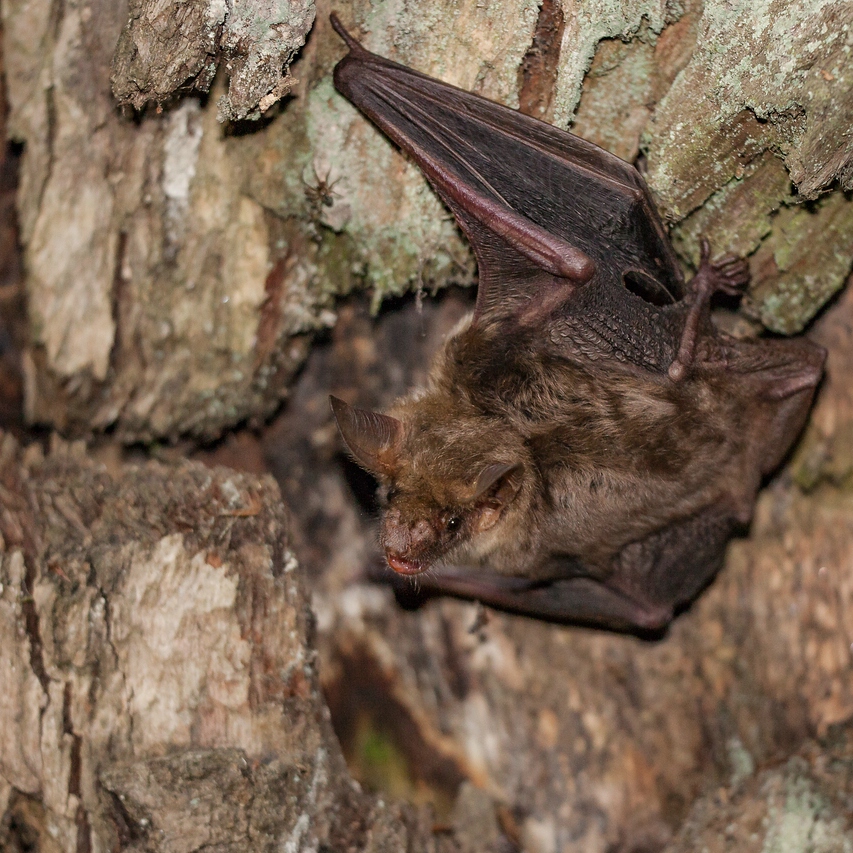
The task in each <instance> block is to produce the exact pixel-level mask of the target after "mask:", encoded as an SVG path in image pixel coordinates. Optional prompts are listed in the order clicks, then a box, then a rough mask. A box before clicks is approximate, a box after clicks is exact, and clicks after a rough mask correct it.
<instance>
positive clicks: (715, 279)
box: [667, 238, 749, 382]
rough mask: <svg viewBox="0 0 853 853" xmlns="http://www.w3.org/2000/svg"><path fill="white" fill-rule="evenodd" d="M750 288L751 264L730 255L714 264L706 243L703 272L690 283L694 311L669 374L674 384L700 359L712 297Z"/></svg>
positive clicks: (687, 322)
mask: <svg viewBox="0 0 853 853" xmlns="http://www.w3.org/2000/svg"><path fill="white" fill-rule="evenodd" d="M747 284H749V264H748V263H747V262H746V260H745V259H743V258H738V257H735V256H734V255H726V256H725V257H724V258H722V259H720V260H719V261H717V262H716V263H711V245H710V243H709V242H708V241H707V240H706V239H704V238H703V239H702V248H701V259H700V263H699V269H698V271H697V272H696V275H695V276H694V277H693V279H692V280H691V282H690V298H691V303H690V309H689V311H688V313H687V319H686V320H685V322H684V330H683V331H682V333H681V342H680V344H679V346H678V353H677V354H676V356H675V359H674V360H673V362H672V364H670V366H669V370H668V371H667V372H668V374H669V378H670V379H671V380H672V381H673V382H680V381H681V380H682V379H684V377H685V376H686V375H687V372H688V370H689V369H690V367H691V366H692V365H693V362H694V360H695V358H696V346H697V343H698V341H699V332H700V329H701V326H702V322H703V321H704V320H705V319H706V318H707V315H708V311H709V306H710V303H711V297H712V296H713V295H714V294H715V293H717V292H718V291H722V292H723V293H728V294H730V295H732V296H735V295H737V294H739V293H742V292H743V289H744V288H745V287H746V285H747Z"/></svg>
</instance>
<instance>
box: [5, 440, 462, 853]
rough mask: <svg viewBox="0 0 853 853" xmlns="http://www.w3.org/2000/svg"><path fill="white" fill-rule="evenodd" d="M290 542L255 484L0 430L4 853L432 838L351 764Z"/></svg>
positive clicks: (260, 484)
mask: <svg viewBox="0 0 853 853" xmlns="http://www.w3.org/2000/svg"><path fill="white" fill-rule="evenodd" d="M288 539H289V536H288V522H287V520H286V517H285V513H284V509H283V506H282V504H281V500H280V496H279V491H278V488H277V487H276V486H275V484H274V483H273V482H272V481H271V480H270V479H269V478H264V479H257V478H253V477H248V476H244V475H239V474H236V473H235V472H233V471H229V470H227V469H214V470H211V469H209V468H207V467H205V466H202V465H200V464H184V465H182V466H180V467H178V468H167V467H164V466H161V465H156V464H149V465H145V466H142V467H138V468H137V467H128V468H124V469H119V470H117V471H115V472H114V473H113V474H110V473H109V472H108V471H107V469H106V468H105V467H104V465H102V464H96V463H94V462H93V461H91V460H90V459H87V458H86V456H85V455H84V451H83V449H82V447H80V446H67V445H59V446H57V447H56V448H54V450H53V451H52V452H51V453H50V455H49V456H48V457H47V458H44V457H43V456H42V454H41V452H40V451H39V449H38V448H37V447H30V448H29V450H28V451H27V452H26V453H21V452H20V451H19V450H18V447H17V445H16V444H15V442H14V441H13V440H12V439H11V438H10V437H8V436H0V633H2V637H0V683H2V685H3V690H2V693H0V720H2V725H0V812H2V819H0V847H2V848H3V849H4V850H9V851H19V850H20V851H23V850H39V851H69V853H72V851H74V852H75V853H79V851H82V850H92V851H106V850H137V851H143V850H145V851H164V853H166V852H167V851H168V853H176V851H178V853H179V851H191V850H198V849H202V848H203V849H216V850H223V851H225V850H234V851H237V850H241V851H242V850H247V851H250V850H251V851H263V850H273V849H275V850H293V851H298V850H309V849H310V850H317V849H318V846H319V845H322V844H325V845H327V847H328V848H329V849H332V850H336V851H337V850H342V851H343V850H365V851H367V850H370V851H377V853H378V851H384V850H387V851H397V850H402V849H405V848H406V845H408V844H411V845H414V849H419V850H429V849H437V848H433V846H431V843H427V842H428V840H429V838H430V837H431V826H430V824H429V822H428V820H426V815H425V814H424V813H421V814H419V813H417V812H416V811H414V810H413V809H405V808H402V809H401V808H396V807H387V806H385V805H384V804H383V803H382V802H381V801H379V800H377V799H375V798H373V797H370V796H368V795H366V794H363V793H361V791H360V789H359V788H358V787H357V786H356V785H355V784H354V783H353V782H352V780H351V778H350V776H349V773H348V772H347V770H346V767H345V765H344V762H343V759H342V756H341V753H340V747H339V746H338V743H337V741H336V740H335V737H334V735H333V734H332V730H331V727H330V725H329V722H328V712H327V710H326V707H325V705H324V703H323V701H322V699H321V697H320V695H319V690H318V683H317V676H316V662H315V653H314V651H313V649H312V646H311V641H310V636H309V634H310V626H311V619H310V616H309V614H308V609H307V604H306V601H305V597H304V594H303V591H302V585H301V583H300V580H299V576H298V571H297V564H296V560H295V558H294V556H293V554H292V553H291V551H290V550H289V546H288ZM443 849H446V850H448V851H449V850H452V849H454V848H453V846H452V844H451V840H450V839H448V842H447V844H446V845H445V847H444V848H443Z"/></svg>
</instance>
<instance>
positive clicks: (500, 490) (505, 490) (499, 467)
mask: <svg viewBox="0 0 853 853" xmlns="http://www.w3.org/2000/svg"><path fill="white" fill-rule="evenodd" d="M523 474H524V465H522V464H521V463H520V462H517V463H515V464H512V463H506V462H495V463H493V464H491V465H486V467H485V468H483V470H482V471H481V472H480V476H479V477H477V485H476V486H474V500H478V499H481V498H489V499H491V500H495V501H498V502H499V503H500V504H501V505H502V506H503V505H506V504H508V503H510V502H511V501H512V499H513V498H514V497H515V496H516V495H517V494H518V490H519V489H520V488H521V479H522V475H523Z"/></svg>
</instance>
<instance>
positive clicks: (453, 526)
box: [447, 515, 462, 533]
mask: <svg viewBox="0 0 853 853" xmlns="http://www.w3.org/2000/svg"><path fill="white" fill-rule="evenodd" d="M460 527H462V519H461V518H460V517H459V516H458V515H451V516H450V518H448V519H447V529H448V531H449V532H450V533H455V532H456V531H457V530H459V528H460Z"/></svg>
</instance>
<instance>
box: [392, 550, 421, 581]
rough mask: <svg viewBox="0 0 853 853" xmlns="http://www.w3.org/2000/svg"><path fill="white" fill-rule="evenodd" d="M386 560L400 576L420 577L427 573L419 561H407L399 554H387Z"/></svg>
mask: <svg viewBox="0 0 853 853" xmlns="http://www.w3.org/2000/svg"><path fill="white" fill-rule="evenodd" d="M385 559H386V560H387V561H388V565H389V566H391V568H392V569H394V571H395V572H397V574H398V575H419V574H420V573H421V572H423V571H425V567H424V566H422V565H421V564H420V563H419V562H418V561H417V560H407V559H406V558H405V557H400V556H399V555H398V554H389V553H388V552H387V551H386V552H385Z"/></svg>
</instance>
